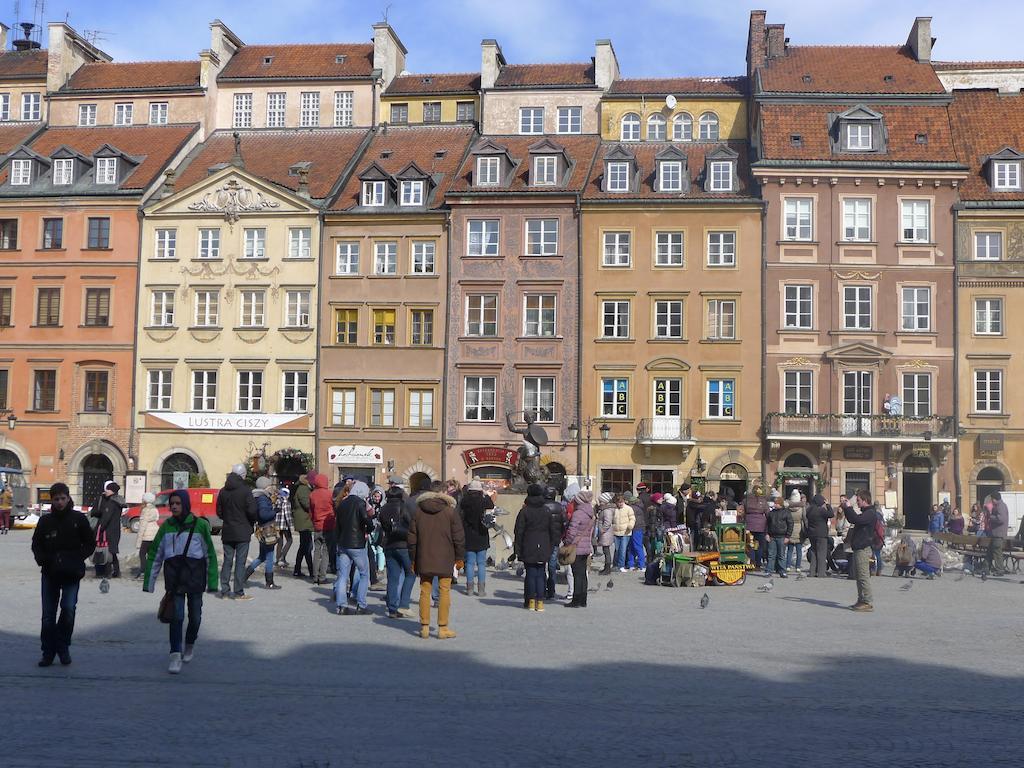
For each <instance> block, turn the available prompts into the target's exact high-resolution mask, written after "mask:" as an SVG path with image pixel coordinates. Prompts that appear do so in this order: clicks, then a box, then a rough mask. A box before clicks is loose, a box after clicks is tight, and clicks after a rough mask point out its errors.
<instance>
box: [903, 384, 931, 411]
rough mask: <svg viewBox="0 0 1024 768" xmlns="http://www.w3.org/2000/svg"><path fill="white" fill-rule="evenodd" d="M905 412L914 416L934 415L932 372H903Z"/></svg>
mask: <svg viewBox="0 0 1024 768" xmlns="http://www.w3.org/2000/svg"><path fill="white" fill-rule="evenodd" d="M903 413H904V415H906V416H911V417H914V418H922V417H924V416H931V415H932V377H931V374H928V373H904V374H903Z"/></svg>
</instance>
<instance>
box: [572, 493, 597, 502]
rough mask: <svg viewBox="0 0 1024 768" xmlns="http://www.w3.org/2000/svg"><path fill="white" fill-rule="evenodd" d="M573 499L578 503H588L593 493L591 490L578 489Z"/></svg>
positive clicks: (592, 498)
mask: <svg viewBox="0 0 1024 768" xmlns="http://www.w3.org/2000/svg"><path fill="white" fill-rule="evenodd" d="M573 499H574V500H575V501H577V502H579V503H580V504H589V503H590V502H592V501H593V500H594V494H593V492H592V491H578V492H577V493H576V495H575V496H574V497H573Z"/></svg>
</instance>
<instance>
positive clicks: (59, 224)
mask: <svg viewBox="0 0 1024 768" xmlns="http://www.w3.org/2000/svg"><path fill="white" fill-rule="evenodd" d="M43 248H63V219H43Z"/></svg>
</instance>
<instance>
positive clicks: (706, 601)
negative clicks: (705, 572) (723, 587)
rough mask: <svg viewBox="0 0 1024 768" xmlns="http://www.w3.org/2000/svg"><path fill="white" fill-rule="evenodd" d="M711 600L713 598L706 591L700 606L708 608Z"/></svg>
mask: <svg viewBox="0 0 1024 768" xmlns="http://www.w3.org/2000/svg"><path fill="white" fill-rule="evenodd" d="M710 602H711V598H710V597H708V593H707V592H705V593H704V597H702V598H701V599H700V607H701V608H707V607H708V603H710Z"/></svg>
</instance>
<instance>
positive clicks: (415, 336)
mask: <svg viewBox="0 0 1024 768" xmlns="http://www.w3.org/2000/svg"><path fill="white" fill-rule="evenodd" d="M409 318H410V329H411V331H412V334H411V338H410V343H411V344H412V345H413V346H414V347H429V346H431V345H432V344H433V343H434V310H432V309H414V310H412V311H411V312H410V313H409Z"/></svg>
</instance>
